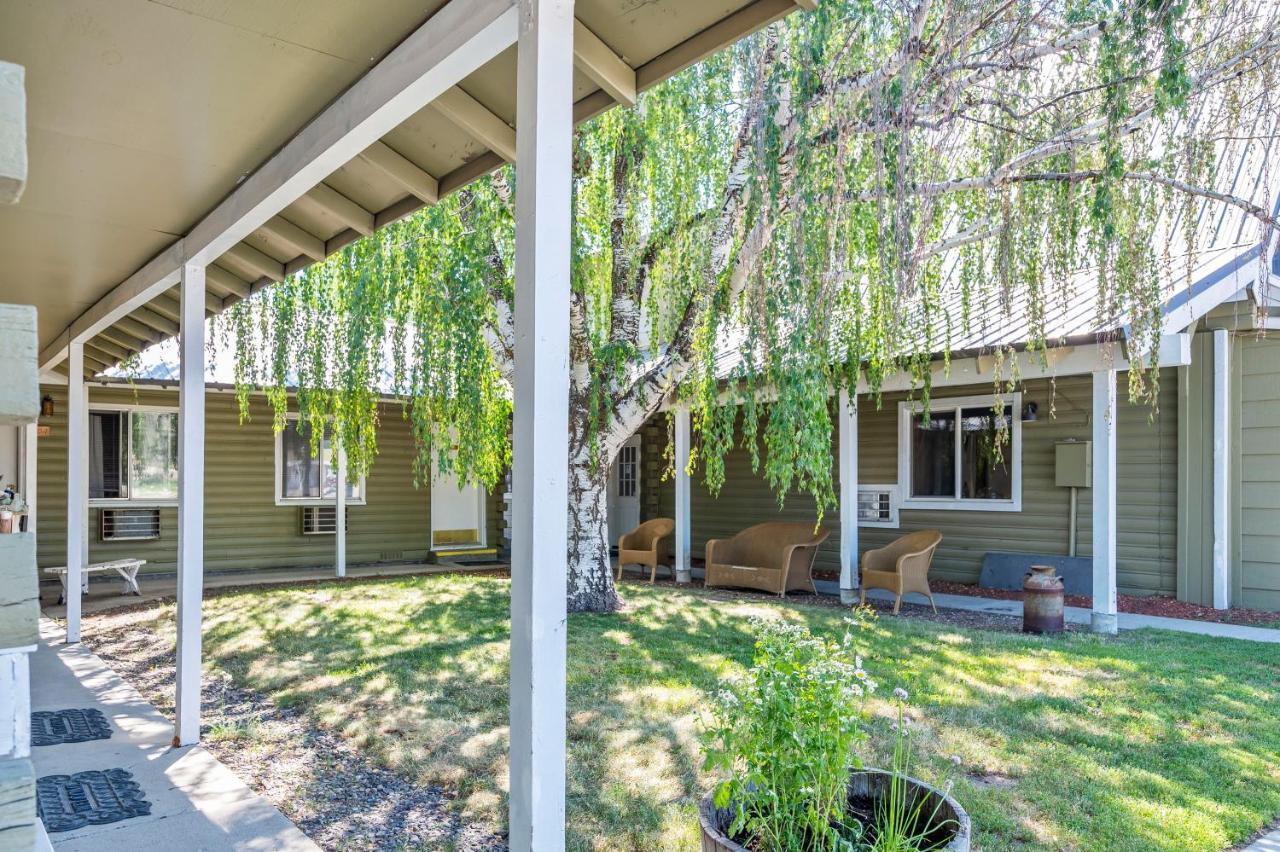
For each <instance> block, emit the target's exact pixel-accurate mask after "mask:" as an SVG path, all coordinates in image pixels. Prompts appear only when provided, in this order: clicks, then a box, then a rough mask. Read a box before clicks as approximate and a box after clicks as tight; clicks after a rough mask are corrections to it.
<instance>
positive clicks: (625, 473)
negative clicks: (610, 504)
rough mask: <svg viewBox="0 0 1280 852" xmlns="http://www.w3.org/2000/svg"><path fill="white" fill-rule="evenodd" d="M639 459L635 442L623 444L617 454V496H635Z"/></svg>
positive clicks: (638, 450) (638, 451) (638, 449)
mask: <svg viewBox="0 0 1280 852" xmlns="http://www.w3.org/2000/svg"><path fill="white" fill-rule="evenodd" d="M639 460H640V448H639V447H637V446H636V445H635V444H625V445H624V446H623V447H622V452H620V453H619V454H618V496H619V497H634V496H636V478H637V476H636V474H637V472H638V468H639V467H640V464H639Z"/></svg>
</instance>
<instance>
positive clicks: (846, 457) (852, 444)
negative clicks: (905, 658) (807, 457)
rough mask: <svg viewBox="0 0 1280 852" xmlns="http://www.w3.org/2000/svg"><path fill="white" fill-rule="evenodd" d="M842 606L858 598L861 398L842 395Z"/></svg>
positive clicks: (845, 392) (843, 392)
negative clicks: (859, 427) (859, 423)
mask: <svg viewBox="0 0 1280 852" xmlns="http://www.w3.org/2000/svg"><path fill="white" fill-rule="evenodd" d="M839 419H840V427H839V428H840V602H841V603H843V604H846V605H852V604H854V603H857V601H858V596H857V594H856V592H857V589H858V398H857V396H856V395H855V396H850V394H849V391H847V390H842V391H840V418H839Z"/></svg>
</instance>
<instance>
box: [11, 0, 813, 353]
mask: <svg viewBox="0 0 1280 852" xmlns="http://www.w3.org/2000/svg"><path fill="white" fill-rule="evenodd" d="M512 5H513V0H450V1H449V2H446V0H362V2H360V3H352V2H349V0H308V2H306V3H262V2H258V0H223V2H219V3H215V4H211V3H207V2H203V0H115V2H112V3H111V4H110V5H109V6H103V5H102V4H101V3H98V2H93V0H64V1H63V2H58V3H49V2H47V0H7V2H6V3H5V4H4V6H3V10H2V11H0V19H2V20H0V57H4V58H5V59H7V60H9V61H13V62H17V63H19V64H21V65H24V66H25V67H26V79H27V100H28V104H29V107H28V109H29V115H28V128H29V130H28V149H29V156H30V171H29V176H28V184H27V188H26V193H25V195H24V197H23V199H22V201H21V203H20V204H18V205H16V206H14V207H8V208H0V258H3V264H0V301H6V302H17V303H27V304H34V305H35V306H36V307H37V308H38V310H39V317H40V345H41V347H42V350H43V352H42V357H41V363H42V366H46V367H47V366H51V365H52V364H54V363H56V362H57V361H58V360H60V359H61V358H62V357H63V355H62V354H61V353H62V352H63V351H64V350H65V344H66V342H67V341H69V340H70V339H71V338H72V337H73V336H79V335H81V334H83V333H85V332H86V330H92V331H93V332H94V333H93V336H92V337H90V338H88V339H87V341H86V358H87V361H86V363H87V369H86V373H95V372H98V371H100V370H101V369H103V368H104V367H105V366H107V365H110V364H113V363H115V362H116V361H117V360H119V359H121V358H123V357H126V356H127V355H129V354H131V353H132V352H136V351H139V350H141V349H142V348H144V347H145V346H149V345H150V344H152V343H155V342H158V341H160V340H163V339H165V338H167V337H169V336H171V335H173V334H175V333H176V332H177V329H178V295H177V289H176V287H173V288H172V289H170V290H169V292H161V293H158V294H157V295H154V297H152V298H151V299H150V301H149V302H148V303H147V304H146V305H145V306H138V307H135V306H133V304H132V301H129V302H128V304H129V305H130V307H131V310H130V311H129V313H128V314H127V315H123V316H116V314H117V313H119V309H118V308H119V305H120V304H125V303H126V302H125V300H124V296H126V295H128V292H135V293H136V291H129V288H128V287H127V286H126V285H130V282H131V281H133V280H136V279H137V278H138V277H139V276H143V275H144V273H146V272H147V271H148V269H149V268H151V267H155V266H158V265H163V263H162V262H168V258H171V257H177V256H178V254H180V253H181V249H180V248H179V246H180V243H181V241H182V240H183V238H184V237H186V238H189V239H190V238H191V235H192V234H193V233H195V232H198V231H200V229H201V228H202V227H203V228H204V230H205V231H210V230H211V228H210V227H208V226H209V224H210V220H211V219H213V220H216V219H217V217H218V216H219V215H220V213H221V211H222V209H223V208H224V207H225V206H227V205H228V204H233V203H235V202H236V199H235V196H236V194H237V192H238V191H239V189H242V188H243V187H242V186H241V185H242V184H243V183H245V182H252V181H254V180H255V179H257V178H258V177H259V175H258V174H257V173H259V172H262V171H263V170H264V169H269V166H270V164H271V163H272V158H273V156H275V155H278V154H279V153H280V152H281V151H286V150H288V146H289V145H290V144H293V145H295V146H296V145H297V144H299V140H300V139H303V136H304V131H306V130H307V129H308V128H309V126H310V125H313V124H314V123H315V122H316V121H318V120H319V119H320V118H321V117H323V116H324V115H325V113H326V111H327V110H332V109H334V108H335V105H336V106H341V104H340V103H338V102H339V101H340V100H341V98H342V97H343V93H344V92H347V91H348V90H350V89H351V88H352V87H353V86H358V85H360V83H361V80H362V78H366V77H369V76H371V72H372V73H376V72H378V71H382V70H386V71H387V73H388V74H391V73H394V71H395V67H394V63H395V62H396V61H398V59H399V58H400V54H397V52H396V48H397V46H398V45H402V43H406V44H407V43H408V42H407V40H409V39H413V38H418V37H420V36H422V34H423V32H424V31H426V30H427V29H428V26H429V25H431V24H435V25H437V30H438V29H440V27H442V26H444V25H443V24H440V21H444V20H446V19H447V20H449V21H465V20H467V18H468V17H475V16H480V15H484V14H497V12H502V13H508V12H511V7H512ZM797 5H800V6H804V7H811V6H812V5H813V2H812V0H699V2H696V3H690V2H686V1H685V0H647V2H643V3H640V2H635V0H578V2H577V4H576V16H577V22H578V26H577V29H576V36H575V38H576V43H575V54H576V72H575V77H574V91H573V98H574V102H575V118H576V119H577V120H579V121H581V120H584V119H586V118H588V117H590V116H592V115H595V114H597V113H599V112H601V111H603V110H605V109H608V108H609V107H610V106H612V105H613V104H615V103H616V102H617V101H616V100H615V97H622V98H624V99H625V98H627V97H628V95H631V96H634V95H633V94H632V93H631V92H629V91H628V88H630V89H632V90H635V89H638V90H643V89H645V88H647V87H649V86H652V85H654V84H656V83H658V82H660V81H662V80H663V79H666V78H667V77H669V76H671V75H672V74H674V73H676V72H677V71H679V70H681V69H683V68H685V67H688V66H689V65H691V64H693V63H694V62H696V61H698V60H700V59H702V58H703V57H705V56H707V55H709V54H711V53H714V52H715V51H717V50H719V49H721V48H722V47H724V46H725V45H727V44H729V43H731V42H733V41H735V40H737V39H739V38H741V37H742V36H744V35H746V34H748V33H750V32H752V31H754V30H756V29H759V28H760V27H762V26H764V25H766V24H768V23H770V22H772V21H774V20H777V19H778V18H780V17H782V16H784V15H786V14H787V13H788V12H790V11H792V10H794V9H795V8H796V6H797ZM495 9H496V10H497V12H494V11H493V10H495ZM512 14H513V13H512ZM450 26H452V24H450ZM434 37H435V38H436V40H437V41H439V36H438V33H437V34H436V35H435V36H434ZM427 44H428V46H429V45H430V42H429V41H428V42H427ZM411 46H416V45H411ZM515 52H516V49H515V46H514V45H510V46H507V47H505V48H503V49H501V50H500V51H498V52H497V53H496V55H494V56H492V57H490V58H486V59H484V61H482V62H480V64H479V65H478V67H476V68H475V69H474V70H473V71H471V72H470V73H469V74H467V75H466V76H465V77H464V78H463V79H462V80H461V82H460V83H459V84H458V85H456V86H453V87H451V88H449V89H448V90H447V91H445V92H444V93H443V94H442V95H440V96H439V97H438V98H436V99H435V100H434V101H433V102H432V103H431V104H429V105H428V106H426V107H425V108H422V109H420V110H418V111H417V112H416V113H414V114H412V115H411V116H409V117H408V118H407V120H405V121H403V122H402V123H400V124H399V125H398V126H396V127H394V129H392V130H390V131H389V132H387V133H386V134H385V135H383V136H382V138H381V139H380V141H376V142H374V143H373V144H372V145H371V146H370V147H368V148H367V149H365V150H364V151H363V152H362V153H360V154H359V155H357V156H355V157H354V158H352V159H350V160H349V161H347V162H345V163H343V164H340V165H338V167H337V168H336V169H335V170H332V171H331V172H329V173H328V174H327V175H325V174H321V175H317V177H318V178H319V182H311V183H309V184H308V185H307V187H304V189H305V191H304V192H303V193H302V194H301V195H300V196H298V197H296V198H295V199H293V200H291V202H290V203H289V204H287V206H285V207H284V208H283V209H282V210H280V211H279V213H278V215H274V216H272V217H271V218H270V219H269V220H268V221H266V222H265V223H264V224H262V225H261V226H260V227H256V228H254V229H253V230H252V232H251V233H248V234H247V235H245V236H244V237H243V238H242V239H239V240H238V241H237V242H235V243H234V244H231V245H229V246H227V247H226V248H225V249H223V248H222V247H219V249H218V250H217V251H216V252H214V256H212V257H209V258H208V260H210V261H212V262H211V263H210V265H209V266H208V267H207V294H206V309H207V311H208V312H209V313H210V314H212V313H216V312H218V311H220V310H222V309H223V308H224V307H226V306H228V305H230V304H231V303H233V302H234V301H236V300H238V299H241V298H245V297H246V296H248V295H249V294H250V293H251V292H253V291H254V290H256V289H257V288H260V287H263V286H267V285H269V284H271V283H272V282H274V281H278V280H280V279H282V278H283V277H284V276H286V275H288V274H289V273H291V272H293V271H296V270H297V269H300V268H302V267H304V266H306V265H308V264H310V263H312V262H314V261H315V260H318V259H320V258H323V257H325V256H327V255H329V254H332V253H333V252H335V251H337V250H339V249H341V248H342V247H344V246H346V245H348V244H349V243H351V242H353V241H354V240H356V239H358V238H359V237H360V236H362V235H363V234H366V233H369V232H371V231H372V230H374V229H376V228H377V227H381V226H382V225H385V224H387V223H389V222H391V221H394V220H395V219H397V218H400V217H402V216H405V215H407V214H408V213H411V212H413V211H414V210H416V209H418V208H419V207H421V206H423V205H424V204H427V203H431V202H432V201H433V200H434V199H436V198H438V197H440V196H443V195H446V194H448V193H450V192H452V191H454V190H456V189H458V188H459V187H461V186H464V185H465V184H466V183H468V182H470V181H471V180H474V179H475V178H476V177H478V176H480V175H483V174H485V173H487V172H489V171H491V170H493V169H494V168H496V167H498V166H500V165H501V164H502V163H503V162H505V161H507V160H508V159H512V158H513V157H514V140H515V131H514V126H513V125H514V120H515ZM388 64H391V66H392V67H390V68H389V69H386V68H384V67H383V66H386V65H388ZM303 141H305V140H303ZM213 224H216V222H214V223H213ZM202 236H203V234H202ZM209 244H210V245H214V244H216V241H211V242H210V243H209ZM168 283H170V284H173V283H176V282H172V281H170V282H168ZM121 288H124V291H128V292H124V291H122V289H121ZM113 306H114V307H115V310H114V311H113V310H112V308H113ZM104 317H105V318H106V319H103V318H104ZM108 319H109V320H110V322H109V324H108V323H107V320H108ZM99 326H101V328H99Z"/></svg>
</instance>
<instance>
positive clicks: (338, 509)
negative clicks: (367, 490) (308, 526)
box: [333, 441, 347, 577]
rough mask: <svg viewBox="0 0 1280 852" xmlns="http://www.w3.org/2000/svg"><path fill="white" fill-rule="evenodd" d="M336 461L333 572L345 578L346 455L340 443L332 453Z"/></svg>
mask: <svg viewBox="0 0 1280 852" xmlns="http://www.w3.org/2000/svg"><path fill="white" fill-rule="evenodd" d="M334 454H335V455H336V456H337V459H338V493H337V495H336V496H335V497H334V499H333V505H334V510H333V523H334V527H333V548H334V553H333V572H334V573H335V574H336V575H337V576H339V577H345V576H347V454H346V452H345V451H344V450H343V449H342V442H341V441H339V442H338V447H337V449H336V450H335V451H334Z"/></svg>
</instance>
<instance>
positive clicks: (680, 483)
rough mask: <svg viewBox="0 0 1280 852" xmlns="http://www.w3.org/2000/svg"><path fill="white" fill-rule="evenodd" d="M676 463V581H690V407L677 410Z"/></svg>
mask: <svg viewBox="0 0 1280 852" xmlns="http://www.w3.org/2000/svg"><path fill="white" fill-rule="evenodd" d="M674 425H675V444H676V446H675V465H676V552H675V562H676V582H677V583H688V582H689V581H690V580H691V579H692V573H691V570H690V561H689V556H690V547H691V539H690V536H691V534H692V522H691V520H690V512H689V439H690V435H689V432H690V429H689V409H687V408H677V409H676V410H675V424H674Z"/></svg>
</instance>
